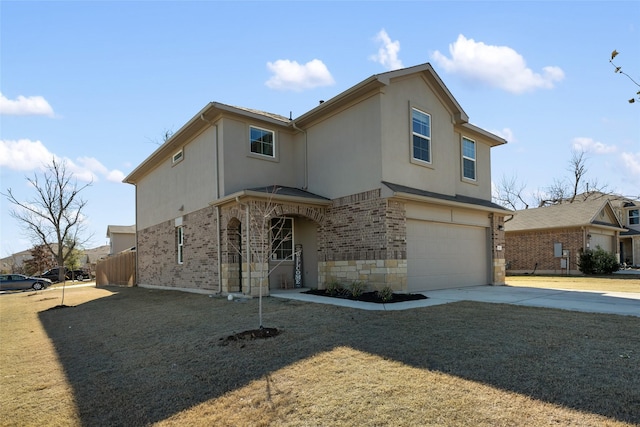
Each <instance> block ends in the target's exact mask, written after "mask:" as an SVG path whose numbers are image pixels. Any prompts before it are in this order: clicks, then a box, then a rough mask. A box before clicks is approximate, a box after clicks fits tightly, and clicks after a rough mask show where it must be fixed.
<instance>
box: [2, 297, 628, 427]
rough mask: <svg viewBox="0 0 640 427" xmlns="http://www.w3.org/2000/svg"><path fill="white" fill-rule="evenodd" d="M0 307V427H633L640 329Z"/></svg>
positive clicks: (495, 317)
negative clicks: (267, 332)
mask: <svg viewBox="0 0 640 427" xmlns="http://www.w3.org/2000/svg"><path fill="white" fill-rule="evenodd" d="M60 295H61V290H60V289H52V290H47V291H44V292H20V293H12V294H6V295H0V343H1V346H0V390H1V393H0V408H2V410H1V411H0V425H2V426H35V425H48V426H56V425H58V426H101V425H105V426H107V425H109V426H112V425H127V426H137V425H159V426H165V425H166V426H171V425H176V426H182V425H203V426H269V425H277V426H329V425H340V426H386V425H393V426H429V425H433V426H468V425H474V426H513V425H517V426H519V425H528V426H548V425H562V426H567V425H575V426H578V425H579V426H623V425H627V426H628V425H637V424H640V337H639V334H638V331H639V330H640V318H638V317H631V316H615V315H605V314H591V313H577V312H569V311H566V312H565V311H561V310H551V309H541V308H531V307H518V306H510V305H502V304H484V303H472V302H460V303H454V304H447V305H441V306H435V307H429V308H422V309H414V310H407V311H388V312H378V311H374V312H372V311H360V310H356V309H350V308H342V307H336V306H331V305H325V304H312V303H304V302H299V301H289V300H282V299H278V298H265V299H264V301H263V304H264V307H263V311H264V320H265V321H264V324H265V326H268V327H277V328H278V329H279V330H280V331H281V334H280V335H278V336H276V337H273V338H268V339H261V340H254V341H237V342H231V343H229V344H228V345H222V343H224V342H225V341H224V338H226V337H228V336H229V335H232V334H235V333H237V332H242V331H244V330H248V329H254V328H256V326H257V321H258V320H257V319H258V305H257V299H254V300H250V301H244V302H239V301H233V302H231V301H227V300H226V299H222V298H212V297H209V296H206V295H196V294H187V293H181V292H171V291H158V290H149V289H142V288H92V287H78V288H73V287H71V288H67V289H66V294H65V301H64V303H65V304H66V305H69V306H73V307H69V308H63V309H55V310H53V309H51V308H52V307H54V306H56V305H58V304H60Z"/></svg>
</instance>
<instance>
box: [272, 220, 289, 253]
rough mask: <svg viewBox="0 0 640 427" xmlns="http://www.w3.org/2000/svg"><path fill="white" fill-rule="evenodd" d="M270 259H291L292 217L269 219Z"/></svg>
mask: <svg viewBox="0 0 640 427" xmlns="http://www.w3.org/2000/svg"><path fill="white" fill-rule="evenodd" d="M271 259H273V260H285V259H286V260H292V259H293V218H273V219H272V220H271Z"/></svg>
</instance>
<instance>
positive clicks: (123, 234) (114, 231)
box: [107, 225, 136, 255]
mask: <svg viewBox="0 0 640 427" xmlns="http://www.w3.org/2000/svg"><path fill="white" fill-rule="evenodd" d="M107 237H108V238H109V255H115V254H117V253H119V252H122V251H126V250H128V249H131V248H134V247H135V246H136V226H135V225H108V226H107Z"/></svg>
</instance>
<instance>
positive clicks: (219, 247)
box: [200, 114, 222, 294]
mask: <svg viewBox="0 0 640 427" xmlns="http://www.w3.org/2000/svg"><path fill="white" fill-rule="evenodd" d="M200 119H202V120H203V121H205V122H207V123H209V126H212V127H214V128H215V133H214V136H213V139H214V144H213V145H214V149H215V153H216V194H215V197H216V200H218V199H219V198H220V159H219V158H220V153H219V150H218V125H214V124H213V123H211V121H210V120H207V119H205V118H204V114H200ZM215 213H216V243H217V245H216V247H217V255H218V265H217V266H216V267H217V270H218V294H221V293H222V247H221V245H222V239H221V237H220V233H221V231H222V229H221V227H220V206H217V205H216V207H215Z"/></svg>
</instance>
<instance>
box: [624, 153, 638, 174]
mask: <svg viewBox="0 0 640 427" xmlns="http://www.w3.org/2000/svg"><path fill="white" fill-rule="evenodd" d="M620 157H621V158H622V162H623V163H624V165H625V166H626V168H627V169H628V170H629V172H630V173H631V174H632V175H640V152H638V153H622V154H621V155H620Z"/></svg>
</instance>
